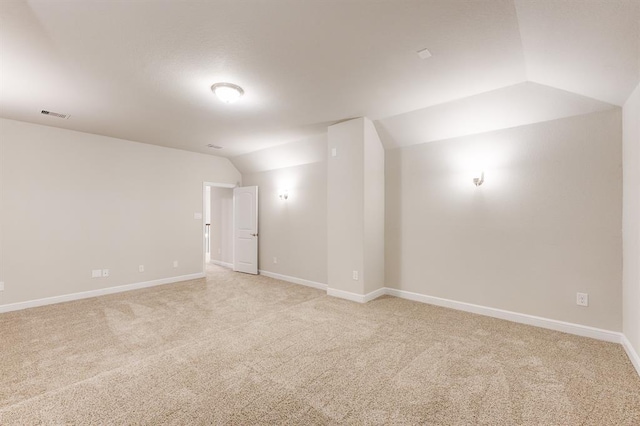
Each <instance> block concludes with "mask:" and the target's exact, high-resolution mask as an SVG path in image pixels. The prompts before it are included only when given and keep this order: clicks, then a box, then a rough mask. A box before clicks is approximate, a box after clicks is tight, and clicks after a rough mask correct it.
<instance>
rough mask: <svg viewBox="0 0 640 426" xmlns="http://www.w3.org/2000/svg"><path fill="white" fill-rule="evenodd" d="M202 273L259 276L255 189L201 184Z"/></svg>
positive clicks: (256, 194)
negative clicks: (219, 271) (218, 269)
mask: <svg viewBox="0 0 640 426" xmlns="http://www.w3.org/2000/svg"><path fill="white" fill-rule="evenodd" d="M202 199H203V212H204V214H203V219H204V220H203V271H204V272H205V273H206V272H207V271H208V270H210V269H215V268H214V267H213V266H212V265H216V266H217V267H225V268H229V269H232V270H234V271H238V272H246V273H250V274H257V273H258V228H257V226H258V223H257V222H258V220H257V219H258V218H257V214H258V212H257V208H258V206H257V203H258V188H257V187H255V186H252V187H238V186H236V185H230V184H217V183H210V182H204V183H203V197H202Z"/></svg>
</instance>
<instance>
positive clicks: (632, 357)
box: [622, 334, 640, 376]
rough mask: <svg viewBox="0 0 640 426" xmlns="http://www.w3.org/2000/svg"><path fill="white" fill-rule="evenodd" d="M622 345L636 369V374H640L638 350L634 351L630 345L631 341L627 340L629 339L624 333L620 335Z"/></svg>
mask: <svg viewBox="0 0 640 426" xmlns="http://www.w3.org/2000/svg"><path fill="white" fill-rule="evenodd" d="M622 347H623V348H624V350H625V352H626V353H627V356H628V357H629V359H630V360H631V364H633V366H634V367H635V369H636V371H637V372H638V375H639V376H640V355H638V352H636V350H635V349H634V347H633V346H632V345H631V342H630V341H629V339H627V336H625V335H624V334H623V335H622Z"/></svg>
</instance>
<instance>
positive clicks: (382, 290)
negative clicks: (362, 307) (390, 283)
mask: <svg viewBox="0 0 640 426" xmlns="http://www.w3.org/2000/svg"><path fill="white" fill-rule="evenodd" d="M385 294H387V289H386V288H385V287H382V288H379V289H377V290H374V291H372V292H371V293H367V294H365V295H364V302H365V303H367V302H371V301H372V300H373V299H377V298H378V297H380V296H384V295H385Z"/></svg>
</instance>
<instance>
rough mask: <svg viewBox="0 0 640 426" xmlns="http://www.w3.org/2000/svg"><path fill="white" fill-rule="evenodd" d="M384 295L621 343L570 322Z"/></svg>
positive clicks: (400, 293)
mask: <svg viewBox="0 0 640 426" xmlns="http://www.w3.org/2000/svg"><path fill="white" fill-rule="evenodd" d="M386 294H388V295H390V296H395V297H400V298H402V299H408V300H414V301H416V302H423V303H428V304H430V305H436V306H443V307H445V308H451V309H457V310H459V311H465V312H471V313H474V314H480V315H485V316H488V317H493V318H500V319H503V320H507V321H513V322H517V323H521V324H527V325H533V326H536V327H542V328H547V329H550V330H555V331H562V332H564V333H569V334H575V335H578V336H583V337H591V338H593V339H598V340H604V341H605V342H613V343H622V333H619V332H616V331H610V330H603V329H600V328H595V327H589V326H586V325H580V324H573V323H570V322H564V321H558V320H553V319H548V318H542V317H537V316H534V315H527V314H521V313H518V312H511V311H505V310H502V309H496V308H489V307H487V306H481V305H474V304H471V303H465V302H457V301H455V300H449V299H442V298H440V297H433V296H426V295H424V294H419V293H412V292H410V291H404V290H397V289H395V288H386Z"/></svg>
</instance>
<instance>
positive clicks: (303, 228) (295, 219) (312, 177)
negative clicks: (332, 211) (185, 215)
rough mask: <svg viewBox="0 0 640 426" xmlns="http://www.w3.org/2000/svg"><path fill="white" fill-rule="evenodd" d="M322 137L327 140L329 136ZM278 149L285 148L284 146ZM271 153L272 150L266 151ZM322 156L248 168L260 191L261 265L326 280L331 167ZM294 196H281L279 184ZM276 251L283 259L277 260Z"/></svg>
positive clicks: (248, 181) (247, 177)
mask: <svg viewBox="0 0 640 426" xmlns="http://www.w3.org/2000/svg"><path fill="white" fill-rule="evenodd" d="M318 143H320V144H322V146H323V147H324V146H326V142H325V141H324V140H320V141H319V142H318ZM278 150H279V151H280V152H283V151H282V147H279V148H278ZM265 154H268V152H265ZM322 160H323V161H320V162H315V163H310V164H304V165H299V166H293V167H284V168H281V169H278V170H270V171H263V172H257V173H247V174H243V177H242V182H243V185H245V186H251V185H256V186H258V191H259V194H260V195H259V200H258V214H259V216H258V229H259V230H260V231H259V235H260V236H259V240H258V241H259V243H258V245H259V254H258V262H259V268H260V269H261V270H264V271H269V272H273V273H276V274H281V275H286V276H290V277H294V278H301V279H304V280H309V281H314V282H316V283H320V284H326V283H327V172H326V161H325V160H326V157H325V158H323V159H322ZM283 189H287V190H288V191H289V199H288V200H281V199H280V198H278V193H279V191H280V190H283ZM274 257H276V258H277V260H278V263H274V262H273V258H274Z"/></svg>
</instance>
